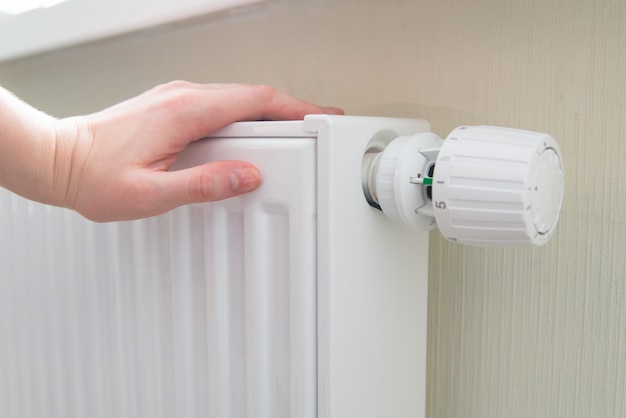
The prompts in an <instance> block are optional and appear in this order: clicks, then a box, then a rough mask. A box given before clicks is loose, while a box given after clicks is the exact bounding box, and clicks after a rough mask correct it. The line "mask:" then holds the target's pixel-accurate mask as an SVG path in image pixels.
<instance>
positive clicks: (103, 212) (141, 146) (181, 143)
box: [51, 82, 343, 221]
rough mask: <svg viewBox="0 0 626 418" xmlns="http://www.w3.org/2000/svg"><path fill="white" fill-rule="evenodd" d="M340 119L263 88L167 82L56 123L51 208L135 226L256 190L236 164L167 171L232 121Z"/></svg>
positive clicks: (253, 175) (252, 177)
mask: <svg viewBox="0 0 626 418" xmlns="http://www.w3.org/2000/svg"><path fill="white" fill-rule="evenodd" d="M309 113H335V114H336V113H343V112H342V111H341V110H339V109H336V108H324V107H319V106H316V105H313V104H311V103H307V102H304V101H301V100H299V99H296V98H294V97H291V96H289V95H287V94H285V93H282V92H279V91H277V90H275V89H273V88H271V87H268V86H248V85H199V84H192V83H187V82H172V83H169V84H165V85H162V86H158V87H156V88H154V89H152V90H149V91H147V92H146V93H144V94H142V95H140V96H137V97H135V98H133V99H130V100H128V101H125V102H123V103H120V104H118V105H115V106H113V107H111V108H108V109H106V110H104V111H101V112H99V113H95V114H92V115H88V116H79V117H74V118H69V119H64V120H60V121H58V123H57V124H56V129H55V132H56V135H55V137H56V145H55V162H54V167H55V172H54V173H53V174H52V175H53V178H55V182H54V185H53V189H54V194H55V195H54V196H53V197H52V199H51V200H52V202H53V203H57V204H60V205H62V206H66V207H69V208H72V209H75V210H76V211H78V212H79V213H81V214H82V215H83V216H85V217H87V218H89V219H92V220H95V221H112V220H125V219H137V218H143V217H148V216H153V215H158V214H161V213H164V212H167V211H169V210H171V209H173V208H175V207H177V206H181V205H185V204H189V203H197V202H206V201H213V200H220V199H225V198H228V197H231V196H235V195H238V194H241V193H245V192H249V191H251V190H254V189H255V188H257V187H258V186H259V185H260V183H261V176H260V174H259V172H258V170H257V169H256V168H254V167H253V166H252V165H250V164H248V163H246V162H242V161H219V162H214V163H208V164H204V165H202V166H198V167H193V168H189V169H186V170H180V171H174V172H169V171H168V169H169V168H170V167H171V166H172V164H173V163H174V161H175V159H176V157H177V155H178V153H179V152H180V151H182V150H183V149H184V148H185V146H186V145H187V144H188V143H189V142H191V141H194V140H197V139H199V138H202V137H205V136H207V135H209V134H210V133H212V132H214V131H216V130H217V129H220V128H222V127H223V126H225V125H228V124H230V123H232V122H235V121H241V120H262V119H302V118H303V117H304V115H306V114H309Z"/></svg>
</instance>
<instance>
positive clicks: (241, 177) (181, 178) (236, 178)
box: [165, 161, 261, 208]
mask: <svg viewBox="0 0 626 418" xmlns="http://www.w3.org/2000/svg"><path fill="white" fill-rule="evenodd" d="M167 176H168V183H167V184H166V189H167V191H168V192H167V193H165V195H166V196H167V197H166V198H167V199H170V200H171V201H170V202H168V203H169V204H166V205H165V206H171V207H172V208H173V207H177V206H182V205H187V204H190V203H202V202H212V201H215V200H222V199H226V198H229V197H233V196H237V195H240V194H242V193H246V192H250V191H252V190H254V189H256V188H257V187H259V186H260V185H261V173H259V170H257V169H256V167H254V166H253V165H252V164H250V163H246V162H243V161H216V162H212V163H207V164H203V165H199V166H196V167H191V168H187V169H184V170H178V171H172V172H169V173H167Z"/></svg>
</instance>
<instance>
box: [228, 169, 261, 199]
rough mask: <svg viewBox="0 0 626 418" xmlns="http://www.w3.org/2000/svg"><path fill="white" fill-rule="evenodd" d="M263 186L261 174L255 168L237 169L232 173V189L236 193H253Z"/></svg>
mask: <svg viewBox="0 0 626 418" xmlns="http://www.w3.org/2000/svg"><path fill="white" fill-rule="evenodd" d="M260 185H261V173H259V170H257V169H256V168H254V167H246V168H236V169H234V170H232V171H231V172H230V189H231V190H232V191H233V192H235V193H246V192H251V191H252V190H254V189H256V188H257V187H259V186H260Z"/></svg>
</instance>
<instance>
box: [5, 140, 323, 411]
mask: <svg viewBox="0 0 626 418" xmlns="http://www.w3.org/2000/svg"><path fill="white" fill-rule="evenodd" d="M248 141H250V140H246V139H235V140H230V141H219V140H215V141H214V146H213V145H212V146H211V147H210V149H211V158H215V159H223V158H234V157H235V156H233V155H232V154H233V153H235V154H236V155H237V158H238V159H246V155H242V150H244V154H245V150H246V149H249V148H251V147H253V148H254V157H250V158H247V159H248V160H249V161H253V162H254V163H255V164H257V165H258V166H259V167H260V168H261V170H262V172H263V173H264V178H265V180H266V181H265V183H264V186H262V188H261V189H259V190H258V191H257V192H255V193H253V194H250V195H248V196H245V197H242V198H236V199H230V200H228V201H224V202H221V203H214V204H210V205H194V206H188V207H183V208H179V209H177V210H175V211H173V212H171V213H169V214H166V215H162V216H159V217H155V218H151V219H146V220H142V221H135V222H122V223H113V224H94V223H91V222H89V221H86V220H84V219H82V218H81V217H80V216H78V215H76V214H74V213H72V212H70V211H67V210H64V209H60V208H52V207H46V206H43V205H39V204H36V203H32V202H28V201H26V200H24V199H22V198H19V197H17V196H14V195H11V194H9V193H8V192H6V191H3V190H0V228H1V230H0V232H1V234H2V240H0V246H1V247H0V250H1V251H2V263H1V265H0V338H1V341H0V416H7V417H8V416H11V417H20V418H21V417H37V418H40V417H85V416H90V417H111V416H119V417H132V416H137V417H172V416H177V417H207V416H208V417H259V418H261V417H315V416H317V412H316V403H317V374H316V331H315V329H316V307H315V303H316V300H315V298H316V291H315V289H316V283H315V281H316V267H315V266H316V259H315V257H316V253H315V246H316V232H315V231H316V208H315V179H314V177H312V176H311V175H310V173H311V172H312V170H314V167H315V148H314V141H313V140H312V139H307V138H300V139H293V140H289V139H284V138H281V140H280V141H281V142H280V143H276V142H272V141H263V144H260V143H259V142H258V141H256V142H254V143H252V144H250V143H249V142H248ZM259 145H261V146H260V147H259ZM307 170H308V172H307ZM285 180H288V181H285Z"/></svg>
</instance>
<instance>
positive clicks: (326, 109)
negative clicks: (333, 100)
mask: <svg viewBox="0 0 626 418" xmlns="http://www.w3.org/2000/svg"><path fill="white" fill-rule="evenodd" d="M324 113H328V114H331V115H343V114H344V113H345V112H344V111H343V109H340V108H338V107H324Z"/></svg>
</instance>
